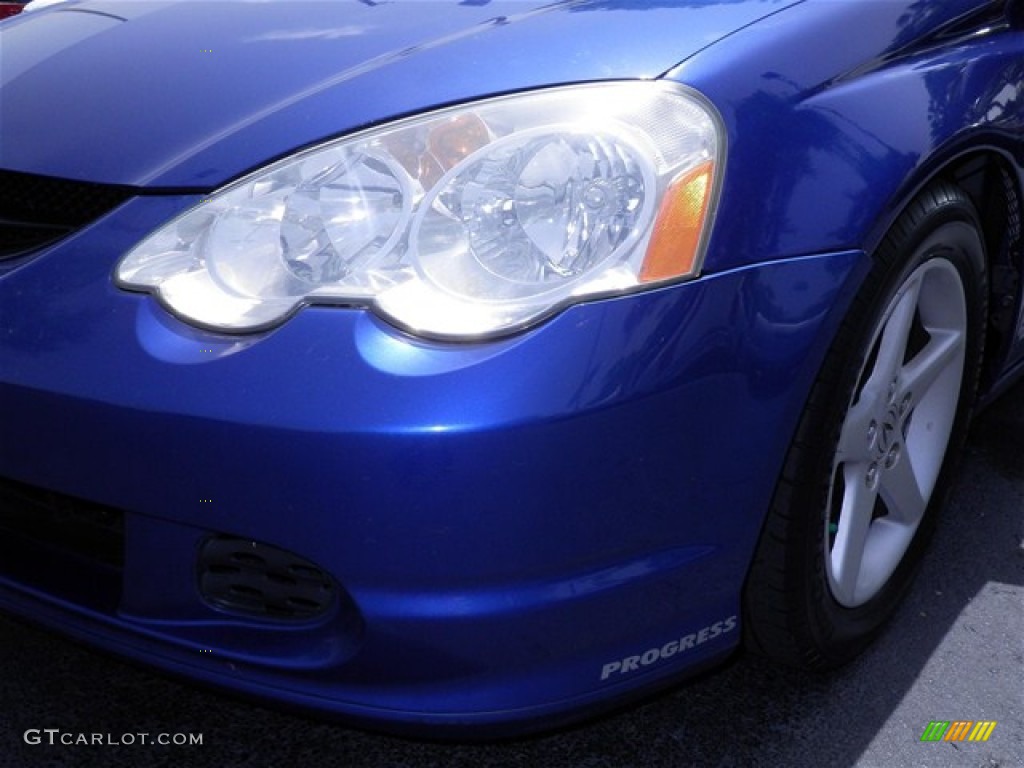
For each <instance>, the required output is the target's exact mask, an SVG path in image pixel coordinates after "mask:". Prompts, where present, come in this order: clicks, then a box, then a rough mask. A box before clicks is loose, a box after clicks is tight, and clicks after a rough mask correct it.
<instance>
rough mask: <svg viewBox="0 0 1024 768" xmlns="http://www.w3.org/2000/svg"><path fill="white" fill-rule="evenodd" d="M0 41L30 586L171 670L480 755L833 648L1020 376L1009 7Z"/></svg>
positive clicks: (167, 14) (294, 18) (332, 16)
mask: <svg viewBox="0 0 1024 768" xmlns="http://www.w3.org/2000/svg"><path fill="white" fill-rule="evenodd" d="M0 49H2V51H3V60H2V63H3V66H2V68H0V425H2V431H0V609H2V610H3V611H5V612H6V613H8V614H10V615H16V616H21V617H24V618H26V619H29V620H31V621H34V622H38V623H41V624H43V625H46V626H49V627H52V628H54V629H55V630H57V631H59V632H62V633H66V634H67V635H69V636H71V637H74V638H76V639H79V640H82V641H85V642H88V643H91V644H94V645H96V646H98V647H100V648H103V649H105V650H108V651H111V652H114V653H117V654H120V655H122V656H124V657H127V658H130V659H133V660H136V661H139V662H144V663H146V664H149V665H152V666H153V667H156V668H159V669H161V670H164V671H166V672H168V673H172V674H175V675H181V676H184V677H186V678H189V679H193V680H195V681H198V682H201V683H204V684H209V685H214V686H219V687H222V688H224V689H229V690H232V691H235V692H239V693H243V694H247V695H251V696H255V697H259V698H262V699H265V700H269V701H273V702H277V703H278V704H280V705H283V706H288V707H294V708H299V709H304V710H310V711H315V712H318V713H322V714H327V715H331V716H335V717H338V718H341V719H342V720H343V721H345V722H351V723H356V724H363V725H369V726H375V727H382V728H386V729H391V730H398V731H408V732H413V733H420V734H427V735H439V734H440V735H445V734H450V735H455V736H458V735H461V734H467V733H468V734H471V735H474V736H476V735H484V736H487V735H490V734H498V733H512V732H522V731H528V730H531V729H538V728H546V727H551V726H553V725H556V724H558V723H561V722H564V721H567V720H570V719H573V718H578V717H580V716H584V715H588V714H592V713H594V712H597V711H599V710H602V709H605V708H607V707H609V706H612V705H617V704H620V703H622V702H623V701H626V700H628V699H630V698H632V697H634V696H638V695H643V694H647V693H650V692H651V691H653V690H655V689H657V688H659V687H663V686H666V685H669V684H672V683H675V682H677V681H679V680H680V679H681V678H683V677H685V676H686V675H688V674H692V673H693V672H695V671H696V670H698V669H702V668H704V667H707V666H708V665H712V664H714V663H716V662H719V661H721V660H723V659H724V658H726V657H727V656H729V655H730V654H732V653H734V652H735V651H737V649H738V648H740V647H741V646H742V647H746V648H747V649H750V650H753V651H756V652H759V653H762V654H765V655H767V656H769V657H771V658H773V659H777V660H779V661H781V662H783V663H787V664H791V665H796V666H798V667H802V668H808V669H814V670H824V669H829V668H832V667H835V666H837V665H840V664H842V663H844V662H846V661H848V660H850V659H851V658H853V657H854V656H855V655H856V654H858V653H859V652H860V651H861V650H862V649H863V648H864V647H865V646H866V645H867V644H868V643H869V642H870V641H871V639H872V638H873V637H874V636H876V635H877V634H878V633H879V632H880V631H881V630H882V628H883V627H884V624H885V622H886V619H887V618H888V617H889V616H891V615H892V613H893V612H894V611H895V610H896V608H897V605H898V603H899V601H900V598H901V596H902V595H903V594H904V593H905V592H906V591H907V588H908V585H909V584H910V582H911V579H912V577H913V572H914V570H915V567H916V566H917V564H918V563H919V561H920V560H921V558H922V555H923V554H924V550H925V548H926V545H927V540H928V537H929V535H930V533H931V531H932V529H933V528H934V527H935V526H936V524H937V523H938V522H939V520H940V517H941V512H940V507H941V504H942V499H943V496H944V495H945V492H946V490H947V489H948V487H949V485H950V479H951V474H952V471H953V469H954V462H955V457H956V454H957V450H958V449H959V447H960V446H961V444H962V442H963V440H964V437H965V433H966V431H967V428H968V425H969V422H970V418H971V415H972V413H973V412H974V411H975V410H976V409H977V408H979V407H981V406H983V405H984V404H985V403H987V402H988V401H990V400H991V399H992V398H994V397H996V396H997V395H998V394H999V393H1000V391H1002V390H1003V389H1004V388H1005V387H1006V386H1007V385H1008V384H1009V383H1010V382H1011V381H1012V380H1013V377H1014V374H1015V373H1017V372H1019V371H1020V370H1021V368H1022V363H1024V313H1022V301H1021V271H1022V268H1024V240H1022V213H1024V211H1022V202H1021V201H1022V191H1024V189H1022V182H1024V176H1022V170H1024V2H1021V1H1020V0H1006V1H1004V0H997V1H990V0H884V1H882V0H874V1H867V2H865V1H864V0H803V1H798V0H517V1H514V2H513V1H510V0H493V1H492V0H462V1H461V2H459V1H458V0H450V1H447V2H440V1H438V2H420V1H417V0H390V1H389V0H375V1H374V2H371V1H370V0H361V1H356V0H334V1H332V2H297V1H292V2H244V1H241V0H239V1H235V2H187V1H184V2H174V1H158V0H154V1H152V2H150V1H149V0H136V1H129V2H116V1H114V0H111V1H110V2H105V1H104V0H83V1H82V2H75V1H74V0H71V1H69V2H58V3H48V4H44V5H42V7H36V8H33V7H32V6H30V8H29V11H28V12H24V13H20V14H17V15H14V16H12V17H11V18H9V19H7V20H5V21H4V22H3V23H2V24H0ZM12 674H16V672H12Z"/></svg>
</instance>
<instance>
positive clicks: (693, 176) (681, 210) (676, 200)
mask: <svg viewBox="0 0 1024 768" xmlns="http://www.w3.org/2000/svg"><path fill="white" fill-rule="evenodd" d="M714 169H715V164H714V163H713V162H711V161H708V162H706V163H703V164H701V165H699V166H697V167H696V168H694V169H692V170H690V171H687V172H686V173H684V174H683V175H681V176H680V177H679V178H677V179H676V180H675V181H673V182H672V183H671V184H670V185H669V188H668V190H666V192H665V199H664V200H662V203H661V208H660V209H659V210H658V216H657V218H656V219H655V220H654V233H653V234H652V235H651V241H650V243H649V244H648V246H647V254H646V256H644V263H643V266H642V267H641V269H640V282H642V283H652V282H655V281H657V280H666V279H668V278H673V277H682V276H683V275H688V274H691V273H692V272H693V271H694V268H695V266H696V260H697V250H698V248H699V247H700V235H701V231H702V230H703V229H704V218H705V216H707V212H708V204H709V201H710V198H711V179H712V176H713V174H714Z"/></svg>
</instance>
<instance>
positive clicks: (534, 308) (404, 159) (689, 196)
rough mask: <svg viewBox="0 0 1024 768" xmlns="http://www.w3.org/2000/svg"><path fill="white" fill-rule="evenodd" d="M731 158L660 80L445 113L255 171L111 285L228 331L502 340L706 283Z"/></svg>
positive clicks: (188, 216)
mask: <svg viewBox="0 0 1024 768" xmlns="http://www.w3.org/2000/svg"><path fill="white" fill-rule="evenodd" d="M722 143H723V141H722V138H721V136H720V133H719V130H718V128H717V121H716V119H715V117H714V116H713V114H712V113H711V111H710V109H709V108H708V107H707V106H706V105H705V104H704V103H703V102H702V101H701V100H699V99H698V98H697V97H695V96H694V95H692V94H691V93H689V92H688V91H686V90H684V89H682V88H680V87H678V86H672V85H668V84H664V83H651V82H631V83H614V84H603V85H588V86H575V87H569V88H557V89H551V90H546V91H539V92H534V93H528V94H522V95H517V96H509V97H504V98H499V99H493V100H489V101H484V102H479V103H476V104H470V105H466V106H461V107H457V108H453V109H446V110H442V111H438V112H434V113H431V114H428V115H424V116H421V117H417V118H413V119H409V120H404V121H401V122H398V123H395V124H393V125H390V126H386V127H383V128H376V129H373V130H370V131H366V132H364V133H361V134H358V135H355V136H350V137H346V138H343V139H339V140H336V141H332V142H330V143H328V144H325V145H322V146H319V147H316V148H314V149H311V150H307V151H304V152H302V153H299V154H297V155H295V156H293V157H290V158H287V159H285V160H283V161H280V162H278V163H275V164H274V165H271V166H269V167H267V168H265V169H263V170H260V171H258V172H256V173H254V174H251V175H250V176H248V177H246V178H244V179H242V180H240V181H238V182H236V183H234V184H232V185H230V186H228V187H226V188H224V189H223V190H220V191H219V192H217V193H215V194H214V195H212V196H211V197H210V198H208V199H207V200H205V201H204V202H203V203H202V204H201V205H199V206H197V207H195V208H193V209H192V210H190V211H188V212H186V213H185V214H183V215H182V216H179V217H178V218H177V219H175V220H173V221H171V222H170V223H168V224H167V225H165V226H163V227H161V228H160V229H159V230H157V231H156V232H154V233H153V234H152V235H150V236H149V237H147V238H146V239H145V240H144V241H143V242H141V243H140V244H139V245H138V246H136V247H135V248H134V249H132V250H131V251H130V252H129V253H128V254H127V255H126V256H125V257H124V258H123V259H122V260H121V262H120V263H119V264H118V266H117V271H116V279H117V282H118V283H119V284H120V285H121V286H122V287H125V288H129V289H135V290H145V291H151V292H153V293H155V294H156V295H157V297H158V298H159V300H160V301H161V302H162V303H163V304H164V306H166V307H167V308H168V309H169V310H170V311H172V312H173V313H175V314H176V315H178V316H179V317H181V318H182V319H183V320H185V321H187V322H191V323H193V324H196V325H199V326H202V327H206V328H210V329H214V330H219V331H228V332H246V331H254V330H260V329H264V328H267V327H271V326H273V325H276V324H278V323H280V322H282V321H283V320H284V319H285V318H287V317H288V316H289V315H290V314H291V313H293V312H294V311H295V310H296V309H298V308H299V307H300V306H302V305H303V304H363V305H368V306H371V307H372V308H373V309H374V310H375V311H377V312H378V313H379V314H381V315H382V316H383V317H385V318H386V319H388V320H390V321H392V322H393V323H395V324H396V325H398V326H400V327H402V328H404V329H406V330H408V331H410V332H412V333H417V334H420V335H424V336H431V337H440V338H462V339H469V338H483V337H490V336H496V335H500V334H502V333H507V332H510V331H514V330H517V329H520V328H522V327H525V326H527V325H529V324H531V323H533V322H536V321H538V320H540V319H542V318H544V317H546V316H548V315H550V314H552V313H553V312H555V311H557V310H559V309H561V308H562V307H564V306H566V305H568V304H570V303H573V302H576V301H580V300H583V299H588V298H595V297H599V296H606V295H612V294H618V293H622V292H626V291H630V290H636V289H639V288H642V287H645V286H653V285H658V284H661V283H664V282H666V281H671V280H679V279H683V278H687V277H693V276H695V275H696V274H697V273H698V271H699V268H700V261H701V257H702V253H703V249H704V242H705V240H706V238H707V231H708V228H709V224H710V219H711V217H712V214H713V210H714V201H715V198H716V194H717V187H718V185H719V181H720V176H721V170H722V168H721V166H722V160H721V155H722Z"/></svg>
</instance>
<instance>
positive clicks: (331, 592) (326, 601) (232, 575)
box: [199, 536, 338, 620]
mask: <svg viewBox="0 0 1024 768" xmlns="http://www.w3.org/2000/svg"><path fill="white" fill-rule="evenodd" d="M199 592H200V594H201V595H202V597H203V599H204V600H205V601H206V602H208V603H210V604H211V605H213V606H215V607H217V608H220V609H221V610H224V611H229V612H231V613H236V614H241V615H244V616H255V617H269V618H275V619H296V620H305V619H311V618H314V617H316V616H320V615H322V614H324V613H326V612H327V610H328V609H329V608H330V607H331V606H332V605H333V604H334V601H335V598H336V596H337V593H338V588H337V587H336V586H335V583H334V581H333V579H331V577H330V576H328V575H327V574H326V573H325V572H324V571H323V570H321V569H320V568H318V567H317V566H316V565H315V564H313V563H311V562H309V561H308V560H305V559H303V558H301V557H299V556H298V555H294V554H292V553H291V552H287V551H285V550H283V549H278V548H277V547H271V546H269V545H267V544H260V543H259V542H255V541H250V540H248V539H237V538H233V537H227V536H216V537H213V538H210V539H207V540H206V541H204V542H203V544H202V546H201V547H200V550H199Z"/></svg>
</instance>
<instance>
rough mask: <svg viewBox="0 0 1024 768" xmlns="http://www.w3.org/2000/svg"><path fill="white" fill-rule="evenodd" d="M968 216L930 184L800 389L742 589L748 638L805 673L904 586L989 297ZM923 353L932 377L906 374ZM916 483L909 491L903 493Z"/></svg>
mask: <svg viewBox="0 0 1024 768" xmlns="http://www.w3.org/2000/svg"><path fill="white" fill-rule="evenodd" d="M978 222H979V219H978V215H977V212H976V211H975V209H974V206H973V205H972V204H971V201H970V200H969V199H968V197H967V195H966V194H965V193H964V192H963V191H962V190H961V189H960V188H959V187H957V186H954V185H952V184H949V183H945V182H938V183H935V184H933V185H932V186H930V187H929V188H928V189H927V190H925V191H924V192H923V193H922V194H921V195H920V196H919V197H918V198H917V199H916V200H915V201H914V202H913V203H912V204H911V205H910V206H909V208H908V209H907V210H906V211H905V212H904V213H903V215H902V216H901V217H900V218H899V219H898V220H897V222H896V224H895V225H894V226H893V228H892V229H891V231H890V232H889V234H888V235H887V237H886V238H885V239H884V241H883V242H882V244H881V246H880V247H879V249H878V251H877V253H876V254H875V256H874V263H873V267H872V270H871V272H870V273H869V275H868V277H867V278H866V280H865V283H864V285H863V286H862V288H861V289H860V291H859V292H858V295H857V298H856V299H855V301H854V303H853V305H852V307H851V309H850V311H849V313H848V315H847V317H846V319H845V320H844V322H843V323H842V325H841V327H840V329H839V331H838V333H837V336H836V338H835V340H834V342H833V344H832V347H831V349H830V351H829V352H828V354H827V356H826V358H825V362H824V364H823V366H822V369H821V371H820V373H819V375H818V379H817V381H816V382H815V384H814V387H813V389H812V391H811V394H810V397H809V399H808V402H807V404H806V406H805V409H804V413H803V415H802V417H801V420H800V422H799V426H798V429H797V432H796V435H795V437H794V439H793V441H792V444H791V446H790V448H789V452H788V454H787V457H786V461H785V464H784V468H783V472H782V476H781V478H780V479H779V482H778V485H777V487H776V491H775V494H774V498H773V500H772V503H771V507H770V509H769V511H768V514H767V517H766V519H765V523H764V526H763V529H762V532H761V536H760V539H759V542H758V545H757V549H756V551H755V556H754V560H753V563H752V565H751V569H750V572H749V575H748V578H747V582H746V585H745V589H744V596H743V611H744V618H745V622H744V624H745V638H746V643H747V646H748V648H750V649H752V650H754V651H756V652H759V653H762V654H763V655H766V656H769V657H771V658H773V659H775V660H778V661H782V662H784V663H787V664H790V665H794V666H798V667H803V668H807V669H827V668H831V667H835V666H838V665H840V664H843V663H845V662H847V661H849V660H850V659H852V658H853V657H854V656H856V655H857V654H858V653H860V652H861V651H862V650H863V649H864V647H865V646H866V645H867V644H868V643H869V642H870V641H871V640H872V639H873V638H874V637H875V636H876V635H877V634H878V632H879V631H880V629H881V628H882V626H883V625H884V623H885V621H886V620H887V619H888V618H889V616H890V615H891V614H892V613H893V612H894V610H895V608H896V606H897V604H898V603H899V601H900V599H901V598H902V597H903V595H904V594H905V592H906V590H907V588H908V586H909V585H910V582H911V580H912V578H913V574H914V571H915V569H916V566H917V565H918V563H919V561H920V559H921V556H922V554H923V551H924V549H925V547H926V545H927V541H928V539H929V537H930V535H931V533H932V531H933V529H934V527H935V523H936V519H937V514H936V513H937V509H938V507H940V506H941V504H942V501H943V498H944V495H945V493H946V490H947V488H948V485H949V480H950V474H951V470H952V467H953V464H954V463H955V457H956V455H957V453H958V452H959V450H960V448H961V447H962V444H963V440H964V438H965V436H966V432H967V427H968V425H969V420H970V415H971V411H972V408H973V404H974V400H975V397H976V394H977V387H978V371H979V370H980V362H981V356H982V351H983V341H984V333H985V318H986V312H987V300H986V297H987V293H988V291H987V284H986V269H985V251H984V243H983V239H982V237H981V234H980V225H979V223H978ZM957 283H959V285H960V287H961V288H962V291H958V290H957V288H956V284H957ZM961 296H962V305H961V304H960V297H961ZM947 305H949V306H947ZM911 306H912V307H913V309H912V310H911V309H910V307H911ZM950 307H952V308H950ZM901 318H911V319H910V320H901ZM961 321H963V329H962V335H961V336H957V335H956V333H955V328H956V327H957V326H958V324H959V323H960V322H961ZM925 323H928V324H930V327H931V328H932V329H933V330H932V331H929V330H928V329H926V328H925V327H924V324H925ZM946 325H948V327H949V328H953V329H954V331H944V330H942V329H943V328H944V327H946ZM904 327H905V328H908V329H909V331H907V333H906V335H905V338H906V344H905V348H904V349H903V350H902V351H901V350H900V348H899V346H898V344H897V343H895V341H893V340H897V341H898V340H899V339H900V338H904V336H903V334H902V333H901V331H900V329H901V328H904ZM922 332H923V334H924V335H922ZM940 334H945V335H940ZM883 336H884V337H885V338H886V340H887V341H886V346H884V347H883V346H882V345H881V341H880V339H882V338H883ZM947 338H948V339H952V340H953V341H950V342H949V344H951V345H959V344H960V343H961V342H962V350H963V358H962V359H963V364H962V370H961V373H960V375H959V376H957V375H956V373H955V371H956V369H957V368H958V367H960V351H959V350H960V347H959V346H950V347H949V349H950V350H952V351H951V352H949V355H950V358H949V361H945V360H944V358H942V357H940V356H939V354H938V352H937V351H936V350H939V349H943V350H945V347H940V346H939V341H940V340H941V341H943V343H946V341H945V340H946V339H947ZM957 338H959V339H960V342H956V341H955V340H956V339H957ZM923 352H927V355H925V354H922V353H923ZM926 358H927V359H928V360H932V359H933V358H934V359H935V360H941V361H942V362H936V363H935V364H934V368H932V367H931V365H932V364H931V363H929V365H928V366H927V369H928V370H929V371H931V370H934V371H936V372H937V373H936V374H935V376H936V379H935V381H934V382H932V383H927V377H924V376H922V377H920V378H916V377H914V374H913V373H912V371H913V368H912V366H917V364H918V361H919V360H925V359H926ZM898 360H901V361H902V362H896V361H898ZM893 366H895V367H893ZM918 367H921V368H922V369H923V368H924V367H923V366H918ZM889 371H895V373H894V375H893V376H888V375H887V373H888V372H889ZM904 381H905V382H912V381H916V382H918V388H919V390H920V391H919V392H917V393H914V392H913V391H912V390H913V387H912V386H909V385H908V386H907V387H906V391H904V389H903V388H904V383H903V382H904ZM885 382H888V384H887V385H886V387H885V388H884V390H883V388H882V387H881V386H880V384H881V383H885ZM940 385H941V386H940ZM894 390H895V392H894ZM922 392H923V393H924V394H923V395H922V394H921V393H922ZM922 414H923V415H922ZM869 415H870V418H868V416H869ZM865 425H866V427H865ZM936 425H937V426H936ZM862 427H865V428H864V429H862ZM929 430H933V431H932V432H930V431H929ZM944 434H948V440H946V442H945V446H943V445H942V437H943V435H944ZM861 435H863V438H861ZM936 435H937V436H936ZM841 438H842V447H843V451H842V452H840V439H841ZM861 439H863V442H864V445H863V446H861V445H860V444H859V442H858V441H859V440H861ZM928 439H931V442H928ZM922 457H923V458H922ZM901 462H902V465H901ZM921 467H924V468H925V469H926V470H927V472H925V471H923V470H921ZM908 472H909V476H910V477H913V478H914V479H915V480H914V482H913V483H911V484H908V483H907V482H906V477H907V473H908ZM918 474H920V477H918ZM887 483H888V485H887ZM929 485H931V488H930V489H929V488H928V486H929ZM922 486H923V487H922ZM915 487H916V488H919V490H920V494H919V496H918V497H915V496H914V494H913V493H912V492H907V489H912V488H915ZM872 494H874V495H872ZM915 502H920V503H915ZM866 510H870V511H868V512H865V511H866ZM858 511H859V514H858ZM915 520H916V522H915ZM880 521H884V522H882V524H881V525H879V522H880ZM897 534H898V535H897ZM886 536H889V537H890V539H885V538H884V537H886ZM880 537H881V538H880ZM883 541H884V543H885V546H882V544H881V543H882V542H883ZM904 541H906V542H907V543H905V544H904V543H903V542H904ZM892 542H896V544H893V543H892ZM840 545H842V546H840ZM897 545H899V546H905V549H904V550H903V553H902V555H899V554H898V553H897V554H892V553H894V552H896V548H895V547H896V546H897ZM858 547H859V548H860V549H859V550H858ZM872 547H873V548H872ZM858 551H859V552H860V558H861V560H860V561H859V562H858V561H857V557H858V555H857V553H858ZM844 553H847V557H846V558H845V559H844V556H843V555H844ZM890 567H891V568H892V570H890Z"/></svg>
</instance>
